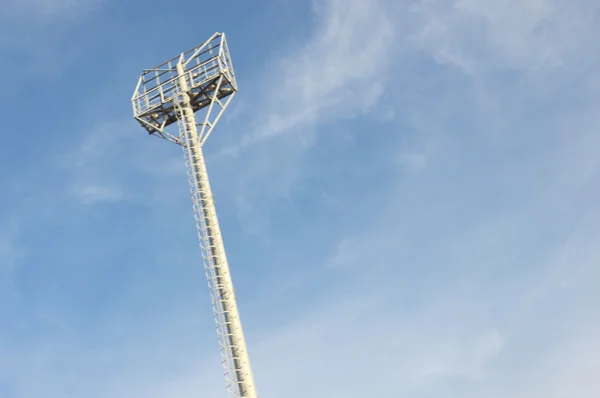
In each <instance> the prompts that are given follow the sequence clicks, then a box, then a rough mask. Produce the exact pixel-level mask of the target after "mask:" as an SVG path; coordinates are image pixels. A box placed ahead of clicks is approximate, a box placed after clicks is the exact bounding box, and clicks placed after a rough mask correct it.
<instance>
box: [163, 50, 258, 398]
mask: <svg viewBox="0 0 600 398" xmlns="http://www.w3.org/2000/svg"><path fill="white" fill-rule="evenodd" d="M177 74H178V77H179V78H178V80H179V89H180V100H179V103H177V102H178V100H177V99H175V100H174V101H175V106H176V107H177V108H178V109H179V113H180V115H179V116H180V129H181V137H180V138H181V140H182V147H183V150H184V154H185V157H186V161H187V167H188V177H189V179H190V190H191V195H192V204H193V207H194V213H195V217H196V225H197V227H198V233H199V238H200V244H201V245H202V247H203V249H204V250H203V252H204V261H205V269H206V276H207V278H208V283H209V290H210V292H211V298H212V304H213V310H214V313H215V320H216V324H217V331H218V334H219V343H220V346H221V353H222V357H223V364H224V367H225V375H226V378H227V380H228V389H229V390H230V391H231V392H232V393H233V394H234V396H238V397H248V398H257V397H258V396H257V394H256V389H255V385H254V375H253V374H252V369H251V366H250V357H249V355H248V349H247V347H246V339H245V337H244V333H243V330H242V324H241V321H240V315H239V311H238V307H237V302H236V297H235V291H234V288H233V283H232V280H231V274H230V272H229V265H228V263H227V257H226V255H225V248H224V246H223V238H222V236H221V230H220V228H219V222H218V220H217V213H216V209H215V204H214V200H213V195H212V192H211V189H210V183H209V180H208V174H207V171H206V164H205V162H204V155H203V153H202V144H201V141H200V138H201V137H199V136H198V130H197V124H196V118H195V115H194V110H193V108H192V105H191V103H190V96H189V94H188V90H189V88H188V84H187V81H186V77H185V68H184V65H183V60H180V61H179V63H178V64H177ZM221 79H222V78H221ZM220 81H221V80H219V83H218V85H220ZM217 91H218V87H217ZM214 100H216V99H214ZM211 106H212V104H211ZM209 112H210V110H209Z"/></svg>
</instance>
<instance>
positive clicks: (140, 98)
mask: <svg viewBox="0 0 600 398" xmlns="http://www.w3.org/2000/svg"><path fill="white" fill-rule="evenodd" d="M178 64H182V66H183V67H184V78H185V82H186V86H187V87H188V95H189V96H190V100H191V101H190V104H191V106H192V108H193V110H194V112H196V111H199V110H201V109H203V108H206V107H207V106H211V107H212V104H213V103H214V102H215V101H214V100H213V99H214V98H216V99H217V100H218V104H219V105H221V108H222V109H223V106H222V105H223V104H222V103H221V102H220V101H221V100H222V99H225V98H226V97H228V96H230V95H231V94H233V93H235V92H236V91H237V82H236V80H235V74H234V71H233V66H232V64H231V57H230V56H229V48H228V46H227V41H226V40H225V34H224V33H215V34H214V35H212V36H211V37H210V38H209V39H208V40H207V41H206V42H204V43H203V44H201V45H199V46H196V47H194V48H191V49H189V50H187V51H185V52H183V53H181V54H180V55H178V56H177V57H173V58H171V59H170V60H168V61H166V62H164V63H162V64H160V65H158V66H156V67H155V68H152V69H144V70H143V72H142V75H141V76H140V79H139V81H138V84H137V86H136V88H135V91H134V93H133V96H132V97H131V103H132V106H133V116H134V118H135V119H136V120H137V121H138V122H139V123H140V124H141V125H142V127H143V128H144V129H146V131H148V133H149V134H152V135H156V136H158V137H161V138H164V139H166V140H167V141H171V142H174V143H176V144H181V140H180V137H179V136H178V135H179V134H177V133H170V132H168V131H167V130H166V128H167V127H168V126H170V125H172V124H173V123H175V122H176V121H177V115H176V114H175V109H174V106H173V104H174V103H175V102H178V101H181V98H180V96H181V93H180V92H179V88H178V87H179V81H180V78H181V77H180V76H179V74H178V72H177V65H178ZM217 83H219V86H218V89H217ZM229 100H231V98H229ZM225 106H226V105H225ZM209 112H210V111H209Z"/></svg>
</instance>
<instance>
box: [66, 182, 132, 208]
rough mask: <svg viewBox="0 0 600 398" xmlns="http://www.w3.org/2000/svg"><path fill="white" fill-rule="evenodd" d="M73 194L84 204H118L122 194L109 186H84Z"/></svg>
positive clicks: (117, 189)
mask: <svg viewBox="0 0 600 398" xmlns="http://www.w3.org/2000/svg"><path fill="white" fill-rule="evenodd" d="M73 194H74V195H75V196H76V197H77V198H78V199H79V200H80V201H81V202H83V203H84V204H89V205H91V204H96V203H101V202H119V201H121V200H122V199H123V192H122V191H121V190H120V189H119V188H117V187H114V186H110V185H95V184H90V185H84V186H81V187H77V188H75V189H74V192H73Z"/></svg>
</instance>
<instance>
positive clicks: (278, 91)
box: [256, 0, 394, 138]
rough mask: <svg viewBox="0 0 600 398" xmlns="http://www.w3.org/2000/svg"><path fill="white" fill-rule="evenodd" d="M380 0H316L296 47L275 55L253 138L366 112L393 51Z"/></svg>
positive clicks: (381, 83) (389, 25) (378, 90)
mask: <svg viewBox="0 0 600 398" xmlns="http://www.w3.org/2000/svg"><path fill="white" fill-rule="evenodd" d="M383 4H384V3H382V2H380V1H358V0H352V1H341V0H328V1H321V2H316V3H315V11H316V13H317V17H318V19H319V27H318V28H317V30H316V32H315V33H314V35H313V37H312V38H311V40H309V41H308V42H307V43H306V44H305V45H304V46H303V47H302V48H300V49H299V50H294V51H293V52H292V53H291V54H289V55H288V56H287V57H285V58H283V59H280V60H277V61H275V65H276V67H275V68H274V69H273V70H272V73H270V75H269V76H270V78H269V80H270V87H269V90H270V92H269V93H268V95H267V98H269V100H268V102H267V108H266V109H263V112H264V113H265V114H266V116H267V119H266V120H265V123H266V124H261V125H260V126H259V130H258V131H257V132H256V135H257V138H261V137H268V136H270V135H276V134H281V133H285V132H292V131H298V130H303V132H304V133H305V134H306V133H307V132H306V131H305V129H307V128H308V129H310V128H311V127H313V126H314V124H315V123H318V122H324V121H327V120H332V119H336V118H339V117H353V115H354V114H355V113H363V112H368V111H369V109H370V108H371V107H372V106H373V105H375V104H376V103H377V101H378V99H379V98H380V96H381V94H382V92H383V90H384V86H385V82H386V80H387V77H388V76H387V74H388V68H389V66H390V62H391V58H392V56H393V54H392V53H391V52H390V48H391V45H392V39H393V35H394V25H393V22H392V21H391V20H390V19H389V18H388V16H387V15H386V13H385V8H384V7H383Z"/></svg>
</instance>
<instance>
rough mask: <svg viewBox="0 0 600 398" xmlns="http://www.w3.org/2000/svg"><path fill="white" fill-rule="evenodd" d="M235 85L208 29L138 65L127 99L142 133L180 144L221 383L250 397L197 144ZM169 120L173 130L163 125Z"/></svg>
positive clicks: (222, 44)
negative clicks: (155, 61) (170, 54)
mask: <svg viewBox="0 0 600 398" xmlns="http://www.w3.org/2000/svg"><path fill="white" fill-rule="evenodd" d="M237 89H238V87H237V83H236V81H235V74H234V71H233V67H232V64H231V58H230V56H229V49H228V47H227V41H226V40H225V34H224V33H215V34H214V35H212V36H211V37H210V38H209V39H208V40H207V41H206V42H204V43H203V44H201V45H199V46H196V47H194V48H192V49H190V50H188V51H186V52H183V53H181V54H180V55H178V56H176V57H174V58H171V59H170V60H168V61H166V62H164V63H163V64H161V65H158V66H157V67H156V68H153V69H145V70H144V71H143V73H142V75H141V77H140V79H139V81H138V84H137V87H136V89H135V92H134V94H133V97H132V99H131V102H132V105H133V116H134V117H135V119H136V120H137V121H138V122H139V123H140V124H141V125H142V127H143V128H144V129H146V131H147V132H148V133H149V134H150V135H155V136H158V137H160V138H163V139H165V140H167V141H170V142H173V143H175V144H178V145H181V147H182V148H183V153H184V159H185V165H186V169H187V172H188V180H189V185H190V192H191V197H192V206H193V210H194V216H195V220H196V226H197V229H198V237H199V241H200V247H201V249H202V257H203V262H204V268H205V273H206V277H207V279H208V287H209V291H210V295H211V299H212V306H213V312H214V316H215V321H216V325H217V334H218V339H219V346H220V350H221V355H222V362H223V365H224V370H225V378H226V381H227V389H228V391H229V393H230V395H231V396H234V397H249V398H257V394H256V389H255V385H254V375H253V373H252V369H251V366H250V357H249V355H248V349H247V347H246V340H245V337H244V333H243V330H242V324H241V321H240V315H239V310H238V306H237V302H236V296H235V291H234V288H233V283H232V280H231V274H230V270H229V265H228V263H227V257H226V255H225V247H224V245H223V238H222V236H221V229H220V227H219V222H218V220H217V213H216V209H215V204H214V200H213V195H212V192H211V188H210V184H209V180H208V174H207V171H206V164H205V161H204V154H203V151H202V147H203V145H204V143H205V142H206V139H207V138H208V137H209V135H210V134H211V132H212V131H213V129H214V127H215V125H216V124H217V122H218V121H219V119H220V118H221V116H222V115H223V112H224V111H225V109H226V108H227V106H228V105H229V103H230V102H231V99H232V98H233V97H234V94H235V93H236V92H237ZM197 114H199V117H198V120H201V122H200V123H198V122H197V118H196V115H197ZM174 123H177V126H178V129H177V131H171V132H169V131H168V130H169V126H171V125H174Z"/></svg>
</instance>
